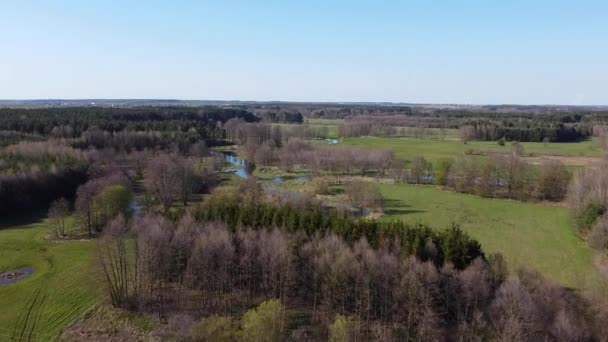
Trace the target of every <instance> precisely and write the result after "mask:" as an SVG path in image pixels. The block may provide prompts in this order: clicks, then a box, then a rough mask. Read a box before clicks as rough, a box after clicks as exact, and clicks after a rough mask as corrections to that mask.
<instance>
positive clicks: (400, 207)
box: [383, 199, 426, 215]
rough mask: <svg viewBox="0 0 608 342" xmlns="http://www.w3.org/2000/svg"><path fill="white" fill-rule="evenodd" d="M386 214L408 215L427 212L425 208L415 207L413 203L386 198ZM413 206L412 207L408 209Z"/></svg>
mask: <svg viewBox="0 0 608 342" xmlns="http://www.w3.org/2000/svg"><path fill="white" fill-rule="evenodd" d="M383 204H384V207H385V209H384V214H385V215H408V214H417V213H426V211H425V210H418V209H413V208H412V206H411V205H409V204H405V203H403V201H402V200H398V199H385V200H384V203H383ZM408 208H412V209H408Z"/></svg>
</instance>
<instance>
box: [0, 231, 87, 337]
mask: <svg viewBox="0 0 608 342" xmlns="http://www.w3.org/2000/svg"><path fill="white" fill-rule="evenodd" d="M46 235H47V228H46V225H45V223H44V222H43V221H41V222H37V223H33V224H27V225H15V226H7V225H2V224H0V272H5V271H10V270H14V269H18V268H21V267H31V268H33V271H34V272H33V273H32V274H31V275H30V276H29V277H27V278H25V279H23V280H21V281H19V282H16V283H14V284H11V285H6V286H2V287H0V327H1V328H0V340H1V341H13V340H20V339H23V340H31V341H49V340H55V339H56V338H57V337H58V335H59V334H60V333H61V331H62V329H64V328H65V327H66V326H68V325H69V324H71V323H72V322H74V321H75V320H76V319H78V318H79V317H80V316H82V314H83V313H84V312H85V311H86V310H87V309H89V308H91V307H92V306H93V305H94V304H95V295H94V292H93V291H92V290H91V289H90V287H89V286H88V284H89V272H88V271H87V270H88V269H89V266H90V256H91V250H92V248H91V247H92V243H91V242H88V241H70V242H57V243H55V242H50V241H47V240H46V239H45V237H46Z"/></svg>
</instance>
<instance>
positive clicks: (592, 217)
mask: <svg viewBox="0 0 608 342" xmlns="http://www.w3.org/2000/svg"><path fill="white" fill-rule="evenodd" d="M604 211H606V208H605V207H604V206H603V205H601V204H597V203H589V204H587V206H585V207H584V208H583V209H582V210H581V211H580V212H579V213H578V214H577V215H576V216H575V217H574V221H575V222H576V225H577V227H578V228H579V229H580V230H582V231H587V230H589V229H590V228H591V227H592V226H593V224H594V223H595V222H596V221H597V219H598V218H599V217H600V216H602V214H604Z"/></svg>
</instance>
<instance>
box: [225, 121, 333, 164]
mask: <svg viewBox="0 0 608 342" xmlns="http://www.w3.org/2000/svg"><path fill="white" fill-rule="evenodd" d="M223 127H224V129H225V131H226V139H227V140H228V141H230V142H233V143H236V144H238V145H242V146H244V149H245V153H246V157H247V160H249V161H252V162H253V161H254V159H255V155H256V153H258V150H259V149H262V148H264V149H268V148H272V149H275V148H279V147H281V146H283V145H285V144H287V143H288V142H289V140H291V139H298V140H302V139H305V140H312V139H325V138H327V136H328V135H329V129H328V128H327V126H319V127H313V126H296V127H292V126H287V127H283V126H271V125H269V124H264V123H247V122H244V121H242V120H237V119H234V120H230V121H228V122H226V124H225V125H224V126H223ZM260 153H261V152H260Z"/></svg>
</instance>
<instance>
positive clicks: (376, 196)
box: [345, 179, 382, 211]
mask: <svg viewBox="0 0 608 342" xmlns="http://www.w3.org/2000/svg"><path fill="white" fill-rule="evenodd" d="M345 193H346V196H347V197H348V199H349V201H350V204H351V205H352V206H353V207H355V208H365V209H366V210H369V209H371V210H375V211H380V210H382V194H381V193H380V189H379V187H378V184H376V183H373V182H366V181H363V180H358V179H354V180H352V181H350V182H348V183H347V184H346V189H345Z"/></svg>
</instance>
